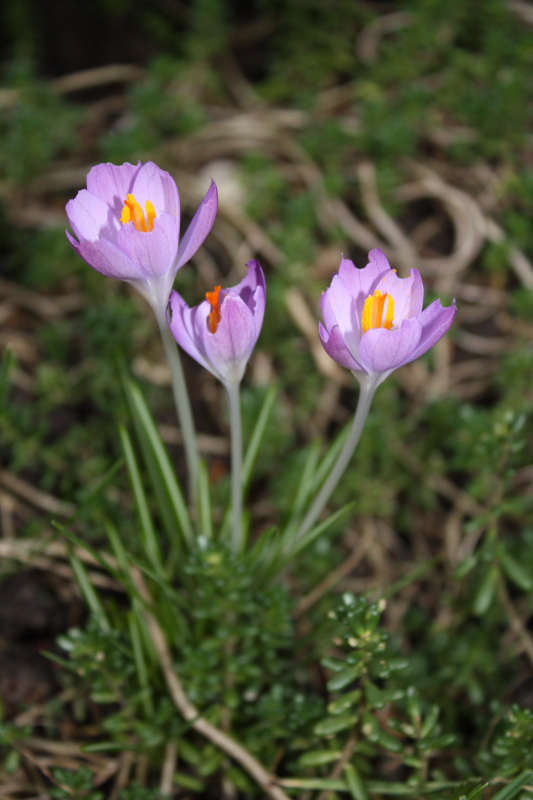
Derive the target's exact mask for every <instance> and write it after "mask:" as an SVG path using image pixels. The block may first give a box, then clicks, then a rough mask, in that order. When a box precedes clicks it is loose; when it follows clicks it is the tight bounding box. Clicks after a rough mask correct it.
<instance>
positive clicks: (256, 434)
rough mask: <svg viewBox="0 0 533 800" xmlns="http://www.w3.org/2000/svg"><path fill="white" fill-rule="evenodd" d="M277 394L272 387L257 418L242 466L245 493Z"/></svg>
mask: <svg viewBox="0 0 533 800" xmlns="http://www.w3.org/2000/svg"><path fill="white" fill-rule="evenodd" d="M276 394H277V389H276V387H275V386H271V387H270V389H269V390H268V392H267V393H266V397H265V399H264V401H263V405H262V407H261V411H260V412H259V417H258V418H257V422H256V423H255V427H254V431H253V433H252V438H251V439H250V444H249V445H248V448H247V450H246V455H245V456H244V462H243V465H242V484H243V489H244V492H246V489H247V488H248V486H249V485H250V481H251V479H252V474H253V469H254V465H255V461H256V459H257V454H258V452H259V448H260V447H261V442H262V441H263V437H264V435H265V430H266V426H267V424H268V420H269V419H270V415H271V413H272V409H273V407H274V401H275V399H276Z"/></svg>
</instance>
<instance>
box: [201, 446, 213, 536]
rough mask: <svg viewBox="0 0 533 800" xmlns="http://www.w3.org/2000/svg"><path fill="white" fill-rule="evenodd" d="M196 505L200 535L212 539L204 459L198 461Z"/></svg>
mask: <svg viewBox="0 0 533 800" xmlns="http://www.w3.org/2000/svg"><path fill="white" fill-rule="evenodd" d="M198 505H199V511H200V529H201V532H202V536H205V538H206V539H207V540H208V541H212V539H213V517H212V511H211V496H210V493H209V474H208V472H207V465H206V463H205V461H203V460H201V461H200V471H199V474H198Z"/></svg>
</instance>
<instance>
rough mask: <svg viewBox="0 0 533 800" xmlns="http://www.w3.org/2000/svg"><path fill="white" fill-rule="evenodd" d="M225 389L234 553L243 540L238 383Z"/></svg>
mask: <svg viewBox="0 0 533 800" xmlns="http://www.w3.org/2000/svg"><path fill="white" fill-rule="evenodd" d="M226 389H227V392H228V401H229V413H230V426H231V510H232V516H233V536H232V549H233V552H234V553H241V552H242V549H243V546H244V541H243V532H242V424H241V397H240V394H241V392H240V384H239V383H231V384H228V386H227V387H226Z"/></svg>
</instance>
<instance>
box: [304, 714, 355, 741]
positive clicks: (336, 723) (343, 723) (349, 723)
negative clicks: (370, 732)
mask: <svg viewBox="0 0 533 800" xmlns="http://www.w3.org/2000/svg"><path fill="white" fill-rule="evenodd" d="M356 722H357V717H356V716H355V714H340V715H339V716H338V717H326V718H325V719H323V720H320V722H317V724H316V725H315V727H314V729H313V730H314V732H315V734H316V735H317V736H330V735H331V734H332V733H338V732H339V731H344V730H346V728H353V726H354V725H355V723H356Z"/></svg>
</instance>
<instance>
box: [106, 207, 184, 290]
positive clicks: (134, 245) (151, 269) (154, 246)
mask: <svg viewBox="0 0 533 800" xmlns="http://www.w3.org/2000/svg"><path fill="white" fill-rule="evenodd" d="M118 245H119V247H120V248H121V250H123V251H124V253H126V255H127V256H129V257H130V259H131V260H132V261H133V262H134V263H135V264H137V265H138V266H139V269H140V270H141V271H142V272H143V273H144V274H145V275H146V276H147V277H149V278H157V277H159V276H160V275H164V274H165V273H167V272H169V271H170V270H171V269H172V265H173V264H174V261H175V259H176V253H177V252H178V230H177V228H176V222H175V220H174V218H173V217H170V216H169V215H168V214H161V216H158V217H156V219H155V220H154V229H153V230H152V231H150V232H148V233H145V232H143V231H138V230H137V229H136V227H135V225H133V224H132V223H128V224H127V225H123V226H122V229H121V231H120V233H119V235H118Z"/></svg>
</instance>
